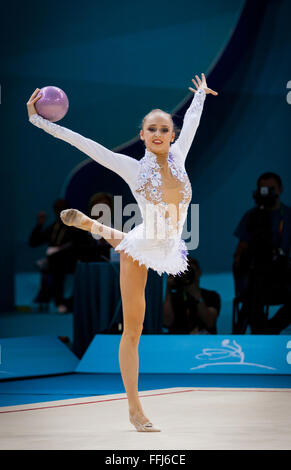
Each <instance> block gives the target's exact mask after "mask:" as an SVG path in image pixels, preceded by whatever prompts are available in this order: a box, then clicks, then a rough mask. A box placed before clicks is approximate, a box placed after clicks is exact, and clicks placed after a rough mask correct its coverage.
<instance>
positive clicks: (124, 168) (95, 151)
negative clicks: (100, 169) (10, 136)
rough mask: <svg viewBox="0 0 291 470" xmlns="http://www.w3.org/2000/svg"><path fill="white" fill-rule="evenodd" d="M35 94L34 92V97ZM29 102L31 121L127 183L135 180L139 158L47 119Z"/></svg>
mask: <svg viewBox="0 0 291 470" xmlns="http://www.w3.org/2000/svg"><path fill="white" fill-rule="evenodd" d="M37 90H38V89H37ZM37 90H36V91H37ZM34 93H35V92H34ZM33 96H34V94H33V95H32V97H33ZM32 97H31V99H32ZM32 101H33V100H32ZM28 103H29V102H28ZM28 103H27V107H28V115H29V121H30V122H31V123H32V124H34V125H35V126H37V127H39V128H41V129H43V130H44V131H46V132H48V133H49V134H51V135H53V136H54V137H57V138H58V139H61V140H64V141H65V142H68V143H69V144H71V145H73V146H74V147H76V148H78V149H79V150H81V151H82V152H84V153H85V154H86V155H88V156H89V157H91V158H92V159H93V160H95V161H96V162H98V163H100V164H101V165H103V166H105V167H106V168H108V169H110V170H112V171H114V172H115V173H117V174H118V175H120V176H121V177H122V178H123V179H124V180H125V181H126V182H127V183H129V184H130V183H131V182H133V181H135V179H136V176H137V172H138V168H139V165H138V161H137V160H135V159H134V158H132V157H129V156H127V155H123V154H121V153H115V152H112V151H111V150H109V149H107V148H105V147H103V146H102V145H101V144H98V143H97V142H95V141H93V140H91V139H88V138H86V137H83V136H82V135H80V134H78V133H77V132H74V131H71V130H70V129H67V128H66V127H62V126H60V125H58V124H55V123H53V122H50V121H48V120H47V119H44V118H43V117H41V116H40V115H39V114H37V112H36V110H35V108H34V107H33V108H34V109H33V108H32V106H31V103H30V107H29V105H28ZM32 104H34V103H32ZM33 111H35V112H33Z"/></svg>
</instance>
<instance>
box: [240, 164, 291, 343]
mask: <svg viewBox="0 0 291 470" xmlns="http://www.w3.org/2000/svg"><path fill="white" fill-rule="evenodd" d="M282 191H283V186H282V181H281V178H280V176H279V175H277V174H276V173H272V172H268V173H263V174H262V175H261V176H260V177H259V178H258V180H257V189H256V191H254V192H253V198H254V200H255V203H256V207H254V208H252V209H249V210H248V211H247V212H246V213H245V214H244V216H243V217H242V219H241V221H240V222H239V224H238V226H237V228H236V229H235V231H234V235H235V236H236V237H238V238H239V243H238V245H237V248H236V251H235V253H234V263H233V274H234V279H235V284H236V291H237V295H239V297H240V298H241V299H242V300H243V303H242V308H241V310H240V313H239V317H238V321H237V324H236V326H235V330H234V333H236V334H242V333H245V331H246V328H247V326H248V325H250V328H251V332H252V333H253V334H264V333H270V334H276V333H279V332H280V331H282V330H283V329H284V328H286V327H287V326H288V325H289V324H290V322H291V297H290V258H289V256H290V247H291V208H290V207H288V206H287V205H285V204H283V202H281V201H280V195H281V193H282ZM267 303H269V304H271V305H272V304H273V305H275V304H284V305H283V307H281V308H280V309H279V310H278V312H277V313H276V315H275V316H274V317H273V318H272V319H270V320H267V318H266V317H265V314H264V305H266V304H267Z"/></svg>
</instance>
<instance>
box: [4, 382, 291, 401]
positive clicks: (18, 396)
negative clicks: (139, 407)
mask: <svg viewBox="0 0 291 470" xmlns="http://www.w3.org/2000/svg"><path fill="white" fill-rule="evenodd" d="M174 387H202V388H203V387H214V388H216V387H230V388H291V376H286V375H276V376H271V375H218V374H217V375H206V374H201V375H198V374H195V375H194V374H193V375H192V374H141V375H140V377H139V391H146V390H159V389H163V388H174ZM124 392H125V390H124V387H123V383H122V379H121V375H120V374H68V375H62V376H55V377H44V378H37V379H36V378H33V379H25V380H11V381H7V382H2V383H0V406H12V405H24V404H29V403H40V402H46V401H57V400H66V399H71V398H82V397H90V396H98V395H109V394H115V393H124Z"/></svg>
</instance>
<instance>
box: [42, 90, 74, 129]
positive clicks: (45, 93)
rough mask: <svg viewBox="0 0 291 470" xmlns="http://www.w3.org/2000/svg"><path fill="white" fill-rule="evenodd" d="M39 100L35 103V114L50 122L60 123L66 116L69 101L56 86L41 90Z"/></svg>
mask: <svg viewBox="0 0 291 470" xmlns="http://www.w3.org/2000/svg"><path fill="white" fill-rule="evenodd" d="M40 93H41V95H42V96H41V98H40V99H39V100H37V101H36V102H35V109H36V111H37V113H38V114H39V115H40V116H42V117H43V118H45V119H47V120H48V121H51V122H56V121H60V119H63V117H64V116H65V115H66V114H67V111H68V109H69V100H68V97H67V95H66V93H65V92H64V91H63V90H61V88H58V87H56V86H45V87H44V88H41V89H40V91H39V93H38V95H37V96H39V94H40Z"/></svg>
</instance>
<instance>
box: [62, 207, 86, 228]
mask: <svg viewBox="0 0 291 470" xmlns="http://www.w3.org/2000/svg"><path fill="white" fill-rule="evenodd" d="M60 217H61V219H62V221H63V222H64V224H66V225H69V226H73V227H76V228H80V229H82V230H91V227H92V224H93V222H94V221H93V220H91V219H90V217H87V215H85V214H83V213H82V212H80V211H78V210H77V209H65V210H63V211H62V212H61V214H60Z"/></svg>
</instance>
